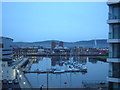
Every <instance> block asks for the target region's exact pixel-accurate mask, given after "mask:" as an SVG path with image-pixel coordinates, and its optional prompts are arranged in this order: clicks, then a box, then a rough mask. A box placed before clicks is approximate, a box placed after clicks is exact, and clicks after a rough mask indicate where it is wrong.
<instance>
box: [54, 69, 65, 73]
mask: <svg viewBox="0 0 120 90" xmlns="http://www.w3.org/2000/svg"><path fill="white" fill-rule="evenodd" d="M64 72H65V70H55V71H54V73H64Z"/></svg>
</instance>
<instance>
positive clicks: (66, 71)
mask: <svg viewBox="0 0 120 90" xmlns="http://www.w3.org/2000/svg"><path fill="white" fill-rule="evenodd" d="M68 72H71V73H72V72H87V69H85V70H82V69H81V70H64V71H62V70H61V71H57V70H56V71H24V73H40V74H42V73H53V74H55V73H68Z"/></svg>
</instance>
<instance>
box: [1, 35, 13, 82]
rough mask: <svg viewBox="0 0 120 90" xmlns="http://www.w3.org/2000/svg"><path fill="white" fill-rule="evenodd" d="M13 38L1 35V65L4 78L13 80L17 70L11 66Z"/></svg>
mask: <svg viewBox="0 0 120 90" xmlns="http://www.w3.org/2000/svg"><path fill="white" fill-rule="evenodd" d="M12 43H13V39H11V38H7V37H0V50H1V51H0V62H1V63H0V64H1V65H0V66H1V67H2V71H1V72H2V80H3V79H7V80H13V79H14V78H15V75H14V74H15V72H14V70H13V69H12V67H11V63H12Z"/></svg>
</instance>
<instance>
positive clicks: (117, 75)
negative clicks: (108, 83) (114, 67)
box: [108, 71, 120, 78]
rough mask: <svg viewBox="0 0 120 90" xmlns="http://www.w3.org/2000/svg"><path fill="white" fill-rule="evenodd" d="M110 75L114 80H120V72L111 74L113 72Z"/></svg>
mask: <svg viewBox="0 0 120 90" xmlns="http://www.w3.org/2000/svg"><path fill="white" fill-rule="evenodd" d="M108 74H109V75H108V76H109V77H112V78H120V71H113V72H111V71H109V73H108Z"/></svg>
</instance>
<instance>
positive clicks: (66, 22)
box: [2, 2, 108, 42]
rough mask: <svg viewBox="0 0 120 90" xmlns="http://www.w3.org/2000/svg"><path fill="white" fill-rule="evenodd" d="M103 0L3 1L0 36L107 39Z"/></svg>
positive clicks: (106, 14)
mask: <svg viewBox="0 0 120 90" xmlns="http://www.w3.org/2000/svg"><path fill="white" fill-rule="evenodd" d="M107 18H108V6H107V4H106V2H89V3H88V2H87V3H86V2H85V3H83V2H76V3H73V2H64V3H63V2H58V3H57V2H56V3H55V2H47V3H43V2H36V3H33V2H26V3H25V2H24V3H23V2H21V3H20V2H18V3H12V2H8V3H3V7H2V19H3V20H2V29H3V36H5V37H11V38H13V39H14V41H28V42H30V41H32V42H34V41H44V40H62V41H81V40H91V39H105V38H106V39H107V38H108V25H107V23H106V21H107Z"/></svg>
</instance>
